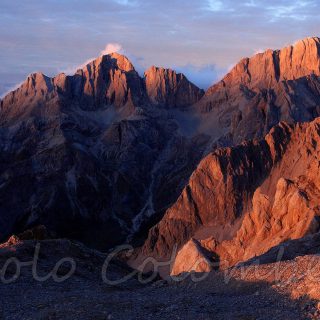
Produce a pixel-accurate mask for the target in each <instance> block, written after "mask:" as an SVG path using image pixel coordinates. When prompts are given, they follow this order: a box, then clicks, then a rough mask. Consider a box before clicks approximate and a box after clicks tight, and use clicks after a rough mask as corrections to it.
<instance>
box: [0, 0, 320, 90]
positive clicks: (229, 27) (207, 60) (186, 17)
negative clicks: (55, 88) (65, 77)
mask: <svg viewBox="0 0 320 320" xmlns="http://www.w3.org/2000/svg"><path fill="white" fill-rule="evenodd" d="M319 13H320V1H316V0H304V1H303V0H300V1H296V0H291V1H290V0H277V1H274V0H268V1H267V0H261V1H258V0H244V1H236V0H223V1H222V0H221V1H220V0H197V1H188V0H183V1H182V0H170V1H168V0H155V1H146V0H91V1H88V0H28V1H26V0H1V1H0V44H1V46H0V47H1V50H0V60H1V64H0V94H2V93H3V92H4V91H6V90H8V89H10V88H11V87H12V86H14V85H15V84H17V83H19V82H21V81H23V80H24V79H25V77H26V76H27V75H28V74H29V73H31V72H34V71H42V72H44V73H45V74H47V75H50V76H52V75H54V74H56V73H58V72H61V71H67V72H69V73H70V72H72V71H73V70H74V69H75V68H76V67H77V66H79V65H81V64H83V63H84V62H85V61H87V60H88V59H91V58H94V57H97V56H99V54H100V52H101V51H102V50H104V48H105V47H106V45H107V44H109V43H113V44H114V46H116V47H117V48H120V47H121V48H122V49H121V52H123V53H125V54H126V55H127V56H129V58H131V60H132V62H133V63H134V64H135V66H136V67H137V69H138V71H139V72H140V73H142V72H143V70H144V69H146V68H148V67H150V66H151V65H157V66H164V67H171V68H175V69H177V70H179V71H182V72H185V73H186V75H187V76H188V77H189V78H190V79H191V80H192V81H193V82H195V83H196V84H197V85H199V86H200V87H202V88H206V87H208V86H209V85H210V84H211V83H213V82H214V81H216V80H217V79H218V78H219V77H221V76H222V75H223V74H224V73H225V72H226V71H227V70H228V69H229V68H230V67H231V66H232V65H234V64H235V63H236V62H237V61H238V60H240V58H242V57H245V56H251V55H253V54H254V53H255V52H257V51H262V50H265V49H267V48H273V49H276V48H281V47H283V46H285V45H288V44H291V43H294V42H295V41H296V40H298V39H301V38H304V37H307V36H319V35H320V30H319V29H320V24H319V21H320V20H319Z"/></svg>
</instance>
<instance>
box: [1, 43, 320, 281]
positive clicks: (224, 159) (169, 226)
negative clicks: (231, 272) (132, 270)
mask: <svg viewBox="0 0 320 320" xmlns="http://www.w3.org/2000/svg"><path fill="white" fill-rule="evenodd" d="M319 115H320V39H319V38H307V39H304V40H301V41H298V42H297V43H296V44H294V45H293V46H289V47H286V48H284V49H282V50H275V51H273V50H267V51H266V52H264V53H259V54H256V55H255V56H253V57H251V58H245V59H242V60H241V61H240V62H239V63H238V64H236V65H235V67H234V68H233V69H232V70H231V71H230V72H229V73H228V74H227V75H226V76H225V77H224V78H223V79H222V80H221V81H219V82H218V83H216V84H214V85H213V86H212V87H210V88H209V89H208V90H207V91H206V92H204V91H203V90H201V89H200V88H198V87H197V86H195V85H194V84H192V83H191V82H190V81H189V80H188V79H187V78H186V77H185V76H184V75H183V74H180V73H176V72H175V71H173V70H171V69H164V68H160V67H154V66H153V67H151V68H150V69H148V70H147V71H146V72H145V73H144V76H143V77H140V76H139V74H138V73H137V72H136V70H135V69H134V66H133V65H132V63H131V62H130V61H129V60H128V58H126V57H125V56H123V55H120V54H118V53H113V54H109V55H104V56H101V57H99V58H97V59H96V60H94V61H92V62H90V63H89V64H87V65H86V66H85V67H84V68H82V69H79V70H78V71H77V72H76V73H75V74H74V75H72V76H67V75H65V74H59V75H57V76H56V77H54V78H50V77H47V76H45V75H43V74H41V73H35V74H31V75H30V76H29V77H28V78H27V79H26V81H25V82H24V83H23V84H22V85H21V86H20V87H19V88H18V89H16V90H15V91H13V92H11V93H9V94H8V95H6V96H5V97H4V98H3V99H2V100H1V102H0V150H1V152H0V240H2V241H5V240H6V239H7V238H9V237H10V235H12V234H14V233H19V232H23V231H25V230H26V229H28V228H30V227H33V226H36V225H45V226H46V228H47V229H48V230H50V231H51V232H53V233H55V234H56V235H57V236H59V237H66V238H71V239H76V240H79V241H81V242H83V243H85V244H87V245H89V246H90V247H94V248H98V249H101V250H107V249H110V248H112V247H114V246H117V245H120V244H123V243H131V244H133V245H134V246H135V248H136V250H135V255H134V257H133V258H131V260H130V261H129V264H130V265H132V266H134V267H136V266H137V264H138V262H139V261H141V260H142V259H143V258H144V257H149V256H152V257H156V258H158V259H166V258H168V257H169V256H170V255H171V253H172V250H173V248H174V247H175V246H177V247H178V254H177V257H176V261H175V264H174V267H173V270H171V274H173V275H176V274H180V273H182V272H188V271H191V270H195V271H210V270H211V265H212V262H218V264H219V267H221V268H226V267H228V266H232V265H235V264H237V263H239V262H245V261H247V260H249V259H252V258H254V257H255V256H259V255H263V254H265V253H266V252H268V251H269V250H270V249H272V248H274V247H276V246H278V245H279V244H281V243H284V242H286V241H290V240H294V239H301V238H304V237H305V236H307V235H309V234H314V233H316V232H318V231H319V226H320V225H319V219H318V217H319V215H320V202H319V195H320V190H319V182H320V181H319V164H320V160H319V151H320V150H319V143H320V137H319V135H320V121H319V119H317V117H319ZM186 257H189V258H188V259H187V258H186ZM190 257H193V258H190ZM199 257H202V258H203V261H204V263H202V264H201V265H197V266H196V267H194V262H195V261H196V260H197V259H198V258H199Z"/></svg>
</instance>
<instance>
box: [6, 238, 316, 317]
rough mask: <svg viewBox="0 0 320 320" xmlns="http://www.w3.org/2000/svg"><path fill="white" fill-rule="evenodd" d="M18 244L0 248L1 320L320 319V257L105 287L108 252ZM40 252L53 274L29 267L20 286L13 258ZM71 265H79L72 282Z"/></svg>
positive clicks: (119, 275) (112, 267)
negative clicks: (105, 264)
mask: <svg viewBox="0 0 320 320" xmlns="http://www.w3.org/2000/svg"><path fill="white" fill-rule="evenodd" d="M13 240H14V241H12V239H11V242H8V243H6V244H5V245H2V246H1V248H0V268H1V269H2V273H1V284H0V295H1V301H0V317H1V319H237V320H240V319H242V320H251V319H261V320H262V319H281V320H283V319H290V320H291V319H318V318H319V317H320V310H319V309H320V308H318V307H319V305H318V299H320V294H319V292H320V290H319V289H320V284H319V281H317V280H318V279H319V276H320V264H319V262H320V257H319V256H318V255H316V254H310V255H306V256H302V257H297V258H294V259H293V260H289V261H282V262H280V263H269V264H262V265H260V266H257V265H251V266H244V267H241V268H240V267H238V268H232V269H229V270H226V271H225V272H220V271H213V272H211V273H209V274H205V273H202V274H201V273H193V274H188V275H187V274H186V275H183V277H182V276H181V278H170V279H169V278H168V279H167V280H159V279H158V278H155V279H153V280H152V281H149V282H147V281H145V282H146V283H140V282H139V280H138V277H137V276H134V277H130V279H128V280H127V281H125V282H122V283H118V284H113V283H109V282H108V283H105V282H104V281H103V278H102V273H101V270H102V266H103V265H104V263H105V259H106V258H107V255H106V254H102V253H100V252H98V251H94V250H91V249H88V248H86V247H84V246H83V245H81V244H80V243H77V242H72V241H69V240H42V241H35V240H24V241H22V240H20V239H19V238H15V239H13ZM37 250H38V251H37ZM35 252H36V257H37V256H38V259H37V264H36V275H37V276H38V277H45V276H46V275H48V274H49V273H50V272H51V277H50V278H49V279H47V280H46V281H36V280H35V279H34V278H33V276H32V266H31V265H29V266H24V267H21V275H20V276H19V277H17V279H16V280H15V281H12V280H13V279H14V277H15V274H16V267H15V266H16V263H15V262H13V261H12V260H8V259H10V258H11V257H16V258H17V259H18V260H19V261H21V262H26V261H32V260H33V259H34V257H35ZM37 252H38V254H37ZM66 257H68V261H69V262H67V261H66V260H65V263H61V265H60V266H59V265H57V263H59V261H61V260H60V259H62V258H66ZM71 260H72V261H74V263H75V264H76V268H75V270H74V272H73V274H72V275H71V276H70V277H68V274H69V273H70V270H71V267H72V265H71V263H70V261H71ZM8 261H11V263H10V264H9V263H8ZM56 266H59V268H57V267H56ZM55 267H56V268H55ZM71 271H72V270H71ZM131 272H132V270H129V269H128V268H126V267H125V266H123V265H122V264H120V263H119V262H117V261H115V260H112V262H111V263H110V264H109V265H108V268H107V269H106V272H105V273H103V274H104V275H105V277H106V278H107V279H109V280H110V281H116V280H119V279H123V277H124V276H126V275H128V274H129V273H131ZM62 280H64V281H62ZM144 280H147V278H146V276H145V278H144ZM58 281H62V282H58ZM7 282H8V283H7ZM9 282H10V283H9Z"/></svg>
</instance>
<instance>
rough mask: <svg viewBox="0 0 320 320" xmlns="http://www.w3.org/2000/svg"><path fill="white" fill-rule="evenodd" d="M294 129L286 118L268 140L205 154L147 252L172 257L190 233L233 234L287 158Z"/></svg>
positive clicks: (219, 236) (220, 237)
mask: <svg viewBox="0 0 320 320" xmlns="http://www.w3.org/2000/svg"><path fill="white" fill-rule="evenodd" d="M291 131H292V128H291V127H290V126H288V125H287V124H285V123H282V124H281V125H279V126H278V127H275V128H274V129H272V131H271V132H270V134H269V135H268V136H267V137H266V139H265V140H262V141H255V140H253V141H248V142H244V143H243V144H241V145H239V146H237V147H233V148H222V149H217V150H216V151H215V152H213V153H211V154H209V155H208V156H206V157H205V158H204V159H203V160H202V161H201V162H200V164H199V165H198V167H197V169H196V170H195V171H194V172H193V173H192V176H191V177H190V180H189V183H188V184H187V186H186V187H185V188H184V190H183V192H182V193H181V195H180V197H179V198H178V200H177V201H176V203H175V204H174V205H173V206H172V207H171V208H169V209H168V210H167V212H166V214H165V216H164V218H163V219H162V220H161V221H160V223H159V224H158V225H156V226H155V227H154V228H152V229H151V230H150V232H149V237H148V239H147V241H146V243H145V244H144V247H143V248H142V253H143V254H144V255H149V254H155V255H156V256H160V257H162V256H164V257H168V256H169V255H170V254H171V251H172V248H173V247H174V245H178V247H181V245H183V244H184V243H185V242H186V241H188V240H189V239H190V238H191V237H195V238H200V239H202V238H203V237H207V236H208V237H209V236H210V237H211V236H213V237H214V238H215V239H217V240H223V239H228V238H232V236H233V235H234V233H235V232H236V230H237V228H238V227H239V223H240V221H239V220H241V218H242V216H243V213H244V212H245V211H246V210H248V209H249V208H250V207H251V198H252V196H253V193H254V191H255V190H256V189H257V188H258V187H259V186H260V185H261V184H262V183H263V181H264V180H265V179H266V178H267V177H268V175H269V174H270V171H271V169H272V167H273V166H274V165H276V163H277V162H278V161H279V159H281V158H282V154H283V153H284V152H285V150H286V146H287V144H288V142H289V141H290V135H291Z"/></svg>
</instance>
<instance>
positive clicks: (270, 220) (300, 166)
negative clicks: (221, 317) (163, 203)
mask: <svg viewBox="0 0 320 320" xmlns="http://www.w3.org/2000/svg"><path fill="white" fill-rule="evenodd" d="M319 146H320V120H319V118H318V119H316V120H314V121H313V122H311V123H305V124H297V125H288V124H285V123H281V124H280V125H278V126H276V127H274V128H273V129H272V130H271V131H270V133H269V134H268V135H267V136H266V137H265V139H263V140H261V141H252V142H245V143H243V144H241V145H240V146H237V147H232V148H224V149H218V150H216V151H215V152H213V153H212V154H210V155H208V156H207V157H206V158H204V159H203V160H202V161H201V162H200V164H199V166H198V167H197V169H196V170H195V171H194V172H193V174H192V176H191V178H190V180H189V183H188V185H187V186H186V187H185V189H184V190H183V192H182V194H181V195H180V197H179V198H178V200H177V202H176V203H175V204H174V205H173V206H172V207H171V208H169V209H168V210H167V212H166V214H165V216H164V218H163V219H162V220H161V222H160V223H159V224H157V225H156V226H155V227H154V228H152V229H151V231H150V232H149V237H148V240H147V241H146V243H145V245H144V247H143V251H142V252H143V254H144V255H150V254H151V255H155V256H161V257H163V256H168V255H169V254H170V253H171V252H172V249H173V247H174V246H175V245H178V247H179V248H181V250H180V251H179V252H178V255H177V260H176V262H175V264H174V268H173V270H172V274H177V271H179V272H187V271H189V270H187V269H189V266H190V265H191V266H192V265H195V266H197V259H199V254H200V253H199V252H201V250H205V251H206V252H211V254H212V255H213V256H214V258H215V259H214V260H213V262H216V261H219V266H220V268H226V267H229V266H232V265H235V264H237V263H239V262H243V261H246V260H248V259H250V258H253V257H255V256H256V255H261V254H263V253H265V252H267V251H268V250H269V249H271V248H272V247H275V246H277V245H279V244H281V243H282V242H284V241H287V240H292V239H299V238H302V237H304V236H306V235H308V234H310V233H315V232H317V231H318V230H319V216H320V210H319V196H320V190H319V183H320V180H319V174H320V171H319V163H320V149H319ZM191 238H193V239H196V241H197V250H198V251H197V252H198V255H196V254H194V251H195V249H194V248H191V249H189V247H190V245H188V246H187V245H185V246H183V245H184V244H185V243H186V242H187V241H189V239H191ZM189 251H190V252H189ZM188 252H189V253H188ZM181 255H183V256H185V257H186V256H190V259H189V260H188V263H187V265H186V262H185V261H183V259H181ZM192 257H193V258H192Z"/></svg>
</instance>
